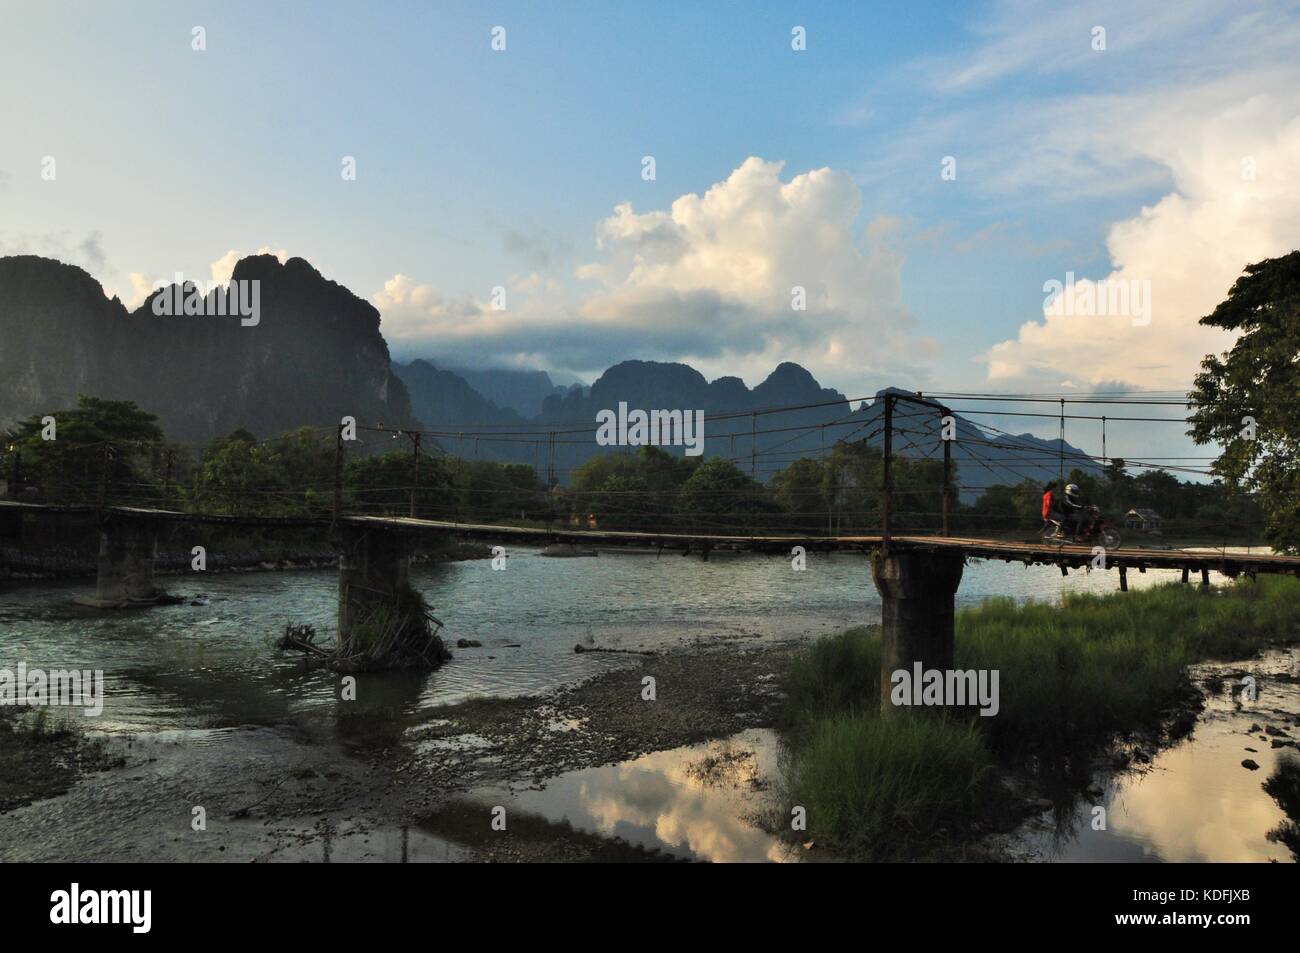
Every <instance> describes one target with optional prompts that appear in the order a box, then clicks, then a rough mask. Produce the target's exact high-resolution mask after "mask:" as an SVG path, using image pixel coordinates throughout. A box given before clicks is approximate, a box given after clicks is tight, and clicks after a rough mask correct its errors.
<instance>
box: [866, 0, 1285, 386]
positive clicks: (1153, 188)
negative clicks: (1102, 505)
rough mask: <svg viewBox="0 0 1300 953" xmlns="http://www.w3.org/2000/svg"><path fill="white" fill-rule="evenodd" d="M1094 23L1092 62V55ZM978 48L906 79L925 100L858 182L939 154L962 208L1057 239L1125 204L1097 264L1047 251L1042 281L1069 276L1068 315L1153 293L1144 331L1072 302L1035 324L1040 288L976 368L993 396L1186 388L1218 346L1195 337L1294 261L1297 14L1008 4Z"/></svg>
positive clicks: (1034, 0)
mask: <svg viewBox="0 0 1300 953" xmlns="http://www.w3.org/2000/svg"><path fill="white" fill-rule="evenodd" d="M1096 25H1104V26H1105V28H1106V49H1105V50H1104V51H1098V50H1095V49H1094V48H1093V46H1092V42H1091V40H1092V33H1093V29H1094V26H1096ZM978 34H979V38H980V42H979V43H978V45H977V46H976V47H975V48H974V49H973V50H969V51H962V52H960V53H957V54H953V55H950V56H946V57H935V58H929V59H926V60H924V61H920V62H918V63H916V64H914V65H913V68H912V69H911V70H910V71H907V78H908V81H909V82H915V83H917V84H918V85H919V86H924V87H926V88H928V89H929V90H930V91H931V93H932V94H934V95H933V97H932V101H931V102H930V103H928V104H927V106H926V107H925V109H924V110H923V111H924V113H925V115H924V116H922V117H921V119H919V120H918V121H917V122H915V123H914V124H912V125H910V126H908V127H907V128H904V129H902V130H900V131H899V133H898V134H897V135H896V136H895V137H894V138H893V140H892V142H891V144H889V145H888V146H886V147H885V148H884V149H882V150H881V152H880V154H879V155H877V156H874V157H873V158H872V160H871V162H869V163H867V164H866V165H865V166H864V170H863V173H862V176H863V181H864V182H867V183H869V182H872V181H878V182H879V183H891V184H892V187H893V188H897V187H898V182H899V178H898V177H899V176H900V174H903V175H905V170H906V169H907V168H908V166H909V165H910V166H912V167H915V166H916V165H917V157H918V156H938V155H943V154H948V153H954V154H956V155H957V156H958V160H959V168H960V176H961V179H960V182H961V183H962V187H963V189H964V190H966V195H967V196H969V197H970V198H971V199H972V201H977V202H978V201H983V202H985V203H987V204H988V205H989V206H990V207H991V208H996V209H997V214H998V215H999V216H1005V215H1006V214H1007V212H1008V211H1014V213H1015V215H1016V217H1021V216H1024V215H1026V214H1028V215H1031V216H1033V217H1034V218H1036V219H1037V220H1038V221H1042V220H1044V219H1045V218H1047V217H1050V216H1051V215H1053V214H1058V215H1059V216H1060V217H1061V224H1062V228H1061V231H1062V232H1063V233H1064V235H1070V234H1071V230H1072V229H1073V230H1074V232H1075V233H1077V231H1078V229H1079V227H1080V226H1081V225H1084V224H1086V220H1087V218H1088V216H1089V215H1090V214H1091V212H1090V210H1089V208H1088V207H1087V206H1088V203H1089V202H1092V201H1094V200H1096V201H1097V202H1098V203H1099V204H1098V205H1097V206H1095V207H1097V208H1101V207H1104V208H1107V209H1112V208H1122V203H1123V202H1125V201H1131V203H1132V211H1131V212H1129V213H1126V214H1121V217H1119V218H1112V219H1111V221H1110V224H1109V225H1107V226H1105V231H1104V234H1105V253H1106V258H1107V259H1108V260H1107V261H1103V262H1098V261H1095V260H1094V261H1089V260H1087V259H1086V258H1075V259H1074V260H1073V261H1071V258H1070V255H1069V252H1071V251H1074V250H1076V249H1077V250H1078V251H1079V253H1080V254H1082V255H1090V252H1089V250H1088V248H1087V245H1088V244H1089V243H1087V242H1086V241H1083V242H1079V241H1076V242H1072V243H1071V244H1070V245H1068V246H1067V245H1061V246H1057V247H1051V246H1047V247H1046V248H1045V250H1046V251H1048V252H1049V253H1051V254H1052V257H1053V259H1054V261H1063V262H1065V267H1064V268H1063V269H1062V270H1061V272H1060V273H1048V272H1046V271H1045V272H1044V273H1043V274H1042V275H1041V278H1040V279H1039V281H1040V282H1042V283H1044V284H1046V283H1048V282H1051V281H1057V282H1062V283H1064V282H1065V281H1066V278H1067V275H1066V273H1065V272H1066V270H1070V269H1072V270H1073V271H1074V272H1075V276H1076V279H1077V283H1076V286H1075V294H1074V298H1075V301H1076V303H1079V304H1083V303H1084V302H1085V299H1087V298H1088V297H1089V296H1095V298H1096V299H1098V300H1099V299H1103V298H1104V297H1105V294H1106V292H1107V291H1111V292H1113V291H1114V290H1115V289H1117V288H1121V287H1122V288H1129V289H1142V288H1146V287H1149V289H1150V295H1151V301H1150V305H1151V308H1150V314H1149V319H1150V320H1149V322H1148V321H1147V320H1146V316H1143V315H1137V316H1135V315H1133V314H1131V313H1123V314H1113V313H1112V314H1102V313H1096V309H1093V310H1092V311H1090V309H1089V308H1087V307H1070V306H1068V301H1069V298H1068V297H1067V298H1066V299H1062V300H1061V301H1060V302H1059V304H1060V305H1064V306H1059V307H1055V308H1053V307H1048V306H1047V305H1048V301H1047V299H1048V298H1049V297H1051V293H1050V292H1049V291H1048V290H1046V289H1044V292H1043V298H1044V305H1045V307H1044V309H1043V312H1042V313H1036V312H1035V313H1029V314H1026V315H1025V316H1024V321H1023V323H1022V324H1021V326H1020V328H1019V330H1018V332H1017V333H1016V335H1015V337H1013V338H1010V339H1008V340H1003V341H1000V342H997V343H995V344H993V345H992V346H991V347H990V348H988V350H987V351H986V352H985V353H984V354H983V355H982V359H983V361H984V363H985V364H986V367H987V377H988V379H989V380H990V381H991V382H994V383H995V384H996V385H997V387H998V389H999V390H1011V389H1021V388H1023V389H1040V388H1043V389H1046V388H1059V387H1062V386H1064V384H1065V382H1067V381H1068V382H1069V383H1070V384H1072V385H1073V386H1077V387H1080V388H1090V387H1095V386H1098V385H1099V382H1102V381H1104V380H1106V379H1114V380H1122V381H1127V382H1130V383H1131V384H1133V385H1137V386H1141V387H1145V388H1149V389H1185V388H1187V387H1188V386H1189V385H1190V383H1191V380H1192V377H1193V375H1194V374H1195V373H1196V371H1197V369H1198V367H1199V363H1200V360H1201V359H1202V358H1203V357H1204V355H1205V354H1207V353H1210V352H1213V351H1217V350H1222V349H1223V348H1225V347H1227V346H1230V344H1231V338H1230V337H1228V336H1226V335H1224V334H1222V333H1221V332H1218V331H1214V330H1211V329H1207V328H1203V327H1201V326H1200V325H1199V324H1198V321H1199V319H1200V318H1201V317H1202V316H1204V315H1205V314H1208V313H1209V312H1210V311H1211V310H1212V309H1213V308H1214V306H1215V305H1216V304H1217V303H1218V302H1219V301H1221V300H1222V299H1223V297H1224V296H1225V295H1226V294H1227V292H1228V290H1229V288H1230V287H1231V286H1232V283H1233V281H1235V280H1236V278H1237V277H1238V276H1239V275H1240V274H1241V273H1242V271H1243V269H1244V268H1245V266H1246V265H1247V264H1249V263H1251V262H1255V261H1259V260H1261V259H1263V258H1268V257H1273V256H1276V255H1281V254H1285V253H1287V252H1289V251H1291V250H1292V249H1294V248H1296V247H1300V189H1297V188H1296V182H1295V176H1296V172H1295V170H1296V169H1297V168H1300V94H1297V92H1296V90H1297V89H1300V63H1297V61H1296V58H1295V56H1294V51H1295V49H1296V48H1297V46H1300V16H1297V13H1296V11H1295V9H1294V8H1293V7H1288V6H1286V5H1282V4H1268V3H1265V4H1261V5H1259V6H1257V7H1256V6H1252V7H1249V8H1243V7H1241V6H1240V5H1236V4H1225V3H1219V2H1215V0H1189V2H1187V3H1185V4H1152V5H1143V4H1137V5H1135V4H1132V3H1129V2H1126V0H1105V2H1102V3H1099V4H1096V5H1090V6H1089V8H1088V9H1087V10H1083V9H1081V8H1075V7H1070V6H1062V5H1060V4H1055V3H1049V2H1041V0H1007V2H1004V3H1001V4H997V5H995V6H994V7H993V8H992V11H991V12H990V13H989V14H988V15H986V16H982V17H981V21H980V23H979V24H978ZM929 172H930V167H929V166H927V167H926V175H927V176H929ZM913 186H915V187H916V188H924V187H925V186H924V185H923V184H920V183H919V180H917V182H914V183H911V184H908V185H907V187H908V188H912V187H913ZM1138 197H1140V200H1139V198H1138ZM1102 202H1104V206H1103V205H1101V204H1100V203H1102ZM974 237H978V238H979V240H980V241H979V242H972V244H985V245H987V244H989V243H990V242H992V241H1001V240H1002V239H1003V238H1004V237H1005V235H1004V234H1003V233H1002V231H1001V229H1000V228H997V227H992V228H990V229H986V230H985V232H984V233H983V234H980V235H978V236H974ZM1077 237H1080V236H1077V234H1076V238H1077ZM958 250H959V251H963V250H966V249H965V248H964V247H963V248H959V249H958ZM1053 267H1055V265H1054V266H1053ZM1035 290H1037V289H1035ZM1134 317H1137V318H1138V320H1137V321H1135V320H1134Z"/></svg>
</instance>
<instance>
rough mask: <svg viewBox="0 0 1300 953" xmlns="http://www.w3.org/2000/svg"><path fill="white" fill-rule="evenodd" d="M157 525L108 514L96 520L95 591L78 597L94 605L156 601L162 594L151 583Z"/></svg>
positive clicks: (85, 602)
mask: <svg viewBox="0 0 1300 953" xmlns="http://www.w3.org/2000/svg"><path fill="white" fill-rule="evenodd" d="M157 553H158V528H157V527H156V526H155V525H154V523H153V522H152V521H151V520H146V519H125V518H110V519H107V520H105V521H103V522H101V523H100V527H99V560H98V565H97V568H96V574H95V595H94V596H92V597H89V598H83V599H80V600H78V601H79V602H81V603H82V604H83V605H89V606H93V607H95V608H97V609H115V608H121V607H124V606H130V605H140V604H142V603H144V604H147V603H151V602H157V601H158V600H159V597H161V596H162V595H164V593H163V591H162V590H161V589H159V588H158V587H157V586H155V585H154V581H153V565H154V557H155V556H156V555H157Z"/></svg>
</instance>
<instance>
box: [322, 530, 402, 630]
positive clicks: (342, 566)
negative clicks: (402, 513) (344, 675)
mask: <svg viewBox="0 0 1300 953" xmlns="http://www.w3.org/2000/svg"><path fill="white" fill-rule="evenodd" d="M335 533H336V535H335V539H336V542H337V545H338V547H339V616H338V648H339V654H340V655H343V656H346V655H349V654H351V653H352V648H353V646H352V645H351V643H352V639H353V635H354V633H355V631H356V630H357V628H358V627H359V626H361V625H363V624H365V623H366V622H368V621H369V620H371V619H373V618H374V616H375V613H376V611H382V610H383V609H385V608H390V609H394V610H396V609H397V608H398V606H399V605H400V590H401V589H403V588H404V587H405V586H406V584H407V583H408V581H409V578H410V568H411V541H410V540H409V539H408V537H407V534H405V533H401V532H398V531H394V530H391V529H386V528H382V527H377V526H376V527H370V526H359V527H358V526H347V525H340V526H338V527H336V530H335Z"/></svg>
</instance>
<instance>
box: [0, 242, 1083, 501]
mask: <svg viewBox="0 0 1300 953" xmlns="http://www.w3.org/2000/svg"><path fill="white" fill-rule="evenodd" d="M232 280H234V281H242V280H257V281H259V282H260V283H261V314H260V320H259V321H258V323H257V324H256V326H251V327H244V326H241V324H240V321H239V319H238V318H218V317H200V316H192V317H158V316H156V315H155V314H154V313H153V310H152V307H151V304H152V301H153V297H154V295H151V296H150V298H149V299H147V300H146V301H145V302H144V303H143V304H142V305H141V306H140V307H138V308H136V309H135V310H134V311H128V310H127V309H126V307H125V306H124V305H123V304H122V302H121V301H119V300H118V299H117V298H112V299H109V298H107V297H105V295H104V292H103V289H102V288H101V287H100V285H99V283H98V282H96V281H95V280H94V278H92V277H91V276H90V275H89V274H87V273H86V272H85V271H83V270H82V269H80V268H77V267H75V266H73V265H67V264H63V263H61V262H58V261H54V260H52V259H47V258H38V257H35V256H16V257H8V258H0V425H4V424H7V423H11V422H13V421H14V420H16V419H18V418H21V417H24V416H27V415H29V414H33V413H48V412H51V411H54V410H58V409H60V408H63V407H68V406H71V405H72V404H73V403H74V402H75V400H76V396H77V395H78V394H81V393H84V394H90V395H93V396H97V397H106V398H112V399H126V400H134V401H135V402H136V403H138V404H139V405H140V406H141V407H143V408H144V409H146V410H148V411H150V412H152V413H155V414H157V415H158V416H159V418H160V420H161V423H162V425H163V428H164V430H165V431H166V432H167V433H168V435H169V436H170V437H172V438H173V439H176V440H180V441H183V442H188V443H202V442H206V441H208V440H211V439H212V438H213V437H216V436H220V435H223V434H226V433H229V432H230V431H232V430H235V429H237V428H244V429H247V430H250V431H252V432H253V433H254V434H256V435H258V436H272V435H275V434H278V433H282V432H284V431H287V430H291V429H294V428H296V427H301V426H304V425H318V426H331V427H332V426H335V425H337V423H338V421H339V419H340V418H341V417H342V416H344V415H352V416H354V417H356V418H357V420H358V421H359V422H361V423H379V422H384V423H387V424H388V425H390V426H398V427H422V428H423V429H426V430H432V431H434V432H435V433H437V434H438V436H437V437H436V438H435V439H436V440H437V442H438V443H439V444H441V445H442V447H443V448H444V449H445V450H447V451H448V452H450V453H454V454H457V455H460V456H466V457H479V458H482V459H488V460H499V461H503V462H516V463H527V464H530V465H533V466H536V467H537V469H538V472H539V474H541V475H543V476H545V475H546V474H547V473H549V472H551V470H552V468H553V469H554V472H555V474H556V476H557V478H558V479H560V481H561V482H567V480H568V477H569V475H570V474H571V473H572V471H573V470H574V469H575V468H576V467H579V466H581V465H582V464H583V463H585V462H586V461H587V460H589V459H591V458H592V457H593V456H595V455H597V454H602V453H609V452H619V449H620V448H616V447H614V448H611V447H602V446H598V445H597V444H596V441H595V424H596V415H597V414H598V413H599V412H600V411H602V410H616V409H617V408H618V406H619V404H620V403H626V404H627V405H628V407H629V408H631V409H641V410H646V411H650V410H683V411H686V410H690V411H695V410H701V411H703V412H704V416H705V443H704V455H705V456H706V457H709V456H723V457H726V458H728V459H730V460H732V461H733V462H735V463H736V464H737V466H739V467H740V468H741V469H742V470H745V471H747V472H749V471H751V470H752V472H753V473H754V474H755V476H757V477H758V478H759V479H761V480H764V481H766V480H767V479H769V478H770V477H771V476H772V475H773V474H774V473H775V472H777V471H778V470H780V469H782V468H784V467H785V466H788V465H789V463H791V462H792V461H794V460H795V459H798V458H799V457H805V456H817V455H819V454H822V453H825V452H827V451H828V450H829V449H830V448H831V447H832V446H833V445H834V444H835V442H836V441H837V440H865V441H866V442H868V443H870V444H872V445H878V444H879V443H880V440H881V425H882V421H881V415H882V412H883V401H881V400H880V397H881V396H882V395H883V394H884V393H886V390H881V391H879V392H878V393H877V395H876V398H875V399H874V400H873V401H871V402H870V403H867V402H863V403H862V404H861V405H860V406H858V407H857V408H854V407H852V406H850V403H849V401H848V399H847V398H846V397H845V395H844V394H842V393H840V392H839V391H837V390H834V389H832V388H827V387H822V386H821V384H820V383H818V381H817V380H816V378H814V377H813V375H812V374H811V373H809V371H808V370H807V369H805V368H803V367H801V366H800V365H798V364H795V363H792V362H784V363H782V364H780V365H778V366H777V367H776V368H775V369H774V370H773V371H772V373H771V374H769V375H768V376H767V377H766V378H765V379H764V380H763V381H762V382H761V383H759V384H758V385H756V386H755V387H753V388H750V387H748V386H746V384H745V383H744V381H742V380H741V379H740V378H738V377H729V376H725V377H719V378H717V379H715V380H713V381H709V380H707V379H706V378H705V377H704V375H703V374H701V373H700V372H699V371H697V370H696V369H695V368H693V367H690V366H689V365H686V364H681V363H670V362H658V361H641V360H629V361H623V362H621V363H618V364H615V365H614V366H612V367H610V368H608V369H607V370H606V371H605V372H604V373H603V374H601V375H600V377H599V378H598V379H597V380H595V381H594V382H593V383H592V384H591V386H590V387H582V386H569V387H567V388H566V387H563V386H560V385H557V384H555V383H554V382H553V380H552V378H551V377H550V375H549V374H547V373H546V372H544V371H522V370H517V369H504V370H491V369H483V368H475V369H472V370H459V371H457V370H451V369H447V368H443V367H439V366H437V365H436V364H435V363H434V362H432V361H429V360H424V359H417V360H413V361H411V362H409V363H407V364H398V363H394V362H392V361H391V360H390V357H389V351H388V345H387V343H386V342H385V340H384V338H383V335H382V334H381V333H380V315H379V312H378V311H377V310H376V309H375V308H374V306H373V305H371V304H370V303H369V302H367V301H364V300H362V299H361V298H359V297H357V296H356V295H354V294H353V293H352V292H351V291H349V290H348V289H347V288H345V287H343V286H342V285H340V284H337V283H336V282H333V281H330V280H328V279H326V278H324V277H323V276H322V275H321V274H320V272H318V271H316V269H315V268H313V267H312V266H311V265H310V264H308V263H307V262H306V261H304V260H303V259H301V258H291V259H289V260H288V261H286V262H284V263H283V264H282V263H280V262H279V261H278V260H277V259H276V258H275V257H273V256H270V255H259V256H252V257H249V258H245V259H243V260H241V261H240V262H239V263H238V264H237V265H236V266H235V270H234V273H233V276H232ZM169 291H170V289H164V290H163V291H162V292H156V293H155V294H166V293H169ZM214 293H219V292H214ZM896 392H897V393H899V394H902V395H906V392H904V391H896ZM778 408H782V410H781V412H780V413H768V411H772V410H775V409H778ZM899 408H900V409H899V411H898V414H897V416H896V423H897V425H898V428H899V430H898V432H896V435H895V440H894V448H895V452H896V453H899V454H901V455H905V456H936V457H937V456H941V455H942V443H941V442H940V439H939V437H940V427H941V423H940V421H939V418H938V415H937V414H935V413H932V412H929V411H925V410H920V411H918V410H917V408H916V405H915V404H909V403H908V402H906V401H901V402H900V403H899ZM530 411H531V412H530ZM627 449H628V452H631V448H627ZM665 449H667V450H669V452H671V453H675V454H682V453H684V448H683V447H680V446H679V447H667V448H665ZM1062 452H1063V453H1064V456H1065V468H1066V470H1067V472H1068V470H1069V469H1072V468H1073V467H1074V466H1079V467H1080V468H1081V469H1084V470H1093V471H1099V470H1100V468H1099V467H1098V466H1097V465H1096V464H1094V463H1092V462H1091V461H1089V460H1087V459H1086V458H1085V457H1084V456H1083V454H1082V451H1080V450H1078V449H1077V448H1075V447H1073V446H1071V445H1070V444H1065V445H1064V447H1063V448H1062V445H1061V444H1060V443H1059V441H1056V440H1041V439H1039V438H1037V437H1033V436H1031V435H1029V434H1021V435H1014V436H1013V435H1000V434H999V435H996V436H993V435H990V433H989V432H986V431H984V430H982V429H980V428H978V427H977V426H976V425H975V424H973V423H972V422H971V421H968V420H966V419H964V418H962V417H961V416H960V415H957V441H956V443H955V444H954V445H953V448H952V453H953V459H954V460H955V461H957V463H958V465H959V467H960V475H961V479H962V483H963V485H964V488H963V490H962V496H963V498H965V499H968V500H969V499H973V498H974V497H975V496H976V495H978V488H979V487H982V486H985V485H988V484H991V483H994V482H1001V483H1017V482H1019V481H1020V480H1022V479H1026V478H1028V479H1033V480H1035V481H1038V482H1046V481H1047V480H1049V479H1054V478H1055V477H1056V475H1057V473H1058V469H1059V459H1060V456H1059V455H1060V454H1061V453H1062Z"/></svg>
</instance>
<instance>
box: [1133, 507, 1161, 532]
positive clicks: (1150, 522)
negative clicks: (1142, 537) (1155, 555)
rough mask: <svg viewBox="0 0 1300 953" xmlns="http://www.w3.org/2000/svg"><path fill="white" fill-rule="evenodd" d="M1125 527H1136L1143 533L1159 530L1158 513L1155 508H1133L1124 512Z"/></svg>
mask: <svg viewBox="0 0 1300 953" xmlns="http://www.w3.org/2000/svg"><path fill="white" fill-rule="evenodd" d="M1124 526H1125V528H1126V529H1136V530H1139V531H1140V532H1143V533H1158V532H1160V514H1159V513H1157V512H1156V511H1155V510H1149V509H1145V508H1143V509H1134V510H1129V511H1128V512H1127V513H1125V514H1124Z"/></svg>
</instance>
